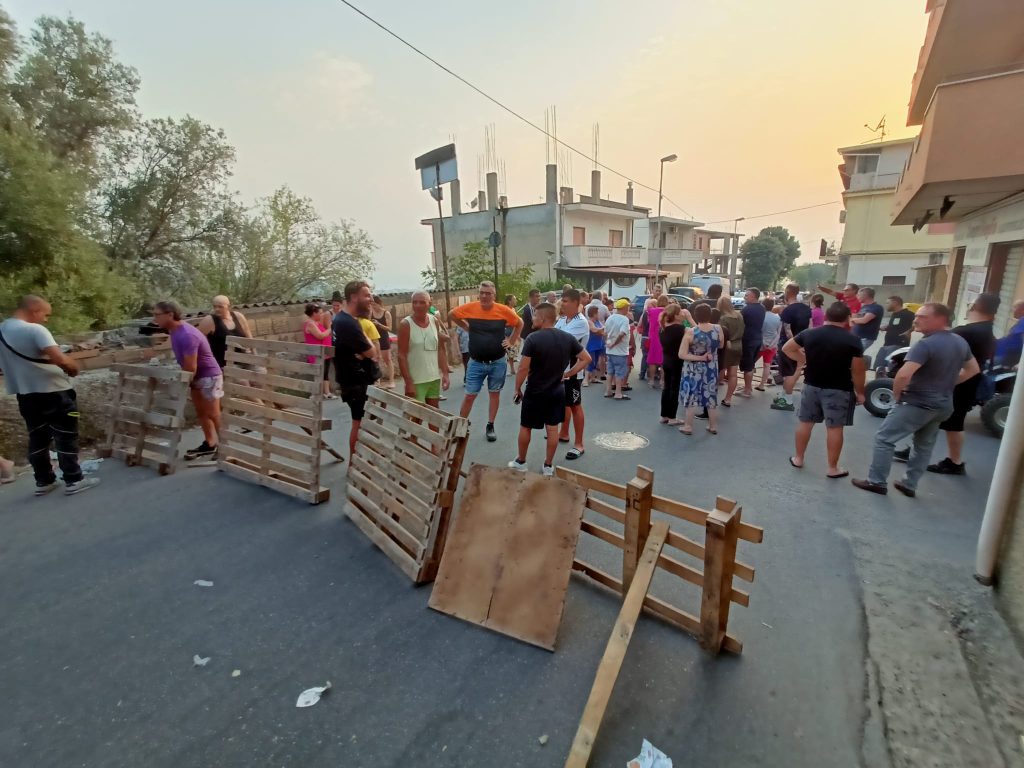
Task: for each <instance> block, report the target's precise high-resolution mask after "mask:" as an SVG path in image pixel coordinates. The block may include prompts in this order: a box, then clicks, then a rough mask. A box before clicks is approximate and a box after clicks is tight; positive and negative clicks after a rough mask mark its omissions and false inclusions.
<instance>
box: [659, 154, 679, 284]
mask: <svg viewBox="0 0 1024 768" xmlns="http://www.w3.org/2000/svg"><path fill="white" fill-rule="evenodd" d="M678 159H679V156H678V155H666V156H665V157H663V158H661V165H660V170H659V173H658V218H657V219H656V220H655V222H654V224H655V228H654V247H655V248H657V249H658V259H657V261H656V262H655V268H654V282H655V283H657V282H658V280H659V278H660V277H661V250H662V249H661V189H662V186H663V184H664V181H665V163H674V162H675V161H676V160H678Z"/></svg>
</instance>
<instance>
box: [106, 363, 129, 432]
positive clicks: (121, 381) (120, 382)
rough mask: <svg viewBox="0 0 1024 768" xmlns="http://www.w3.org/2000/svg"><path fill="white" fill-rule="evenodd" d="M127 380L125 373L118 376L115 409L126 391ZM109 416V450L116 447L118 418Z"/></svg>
mask: <svg viewBox="0 0 1024 768" xmlns="http://www.w3.org/2000/svg"><path fill="white" fill-rule="evenodd" d="M126 378H127V376H126V374H124V373H118V375H117V387H116V388H115V389H114V399H113V400H112V401H111V402H113V403H114V405H115V407H116V405H117V403H119V402H121V392H122V391H123V390H124V384H125V379H126ZM109 416H110V423H109V424H108V425H107V440H106V443H105V444H106V447H107V449H110V448H111V447H112V446H113V445H114V425H115V424H117V417H116V416H115V415H114V414H113V413H111V414H109Z"/></svg>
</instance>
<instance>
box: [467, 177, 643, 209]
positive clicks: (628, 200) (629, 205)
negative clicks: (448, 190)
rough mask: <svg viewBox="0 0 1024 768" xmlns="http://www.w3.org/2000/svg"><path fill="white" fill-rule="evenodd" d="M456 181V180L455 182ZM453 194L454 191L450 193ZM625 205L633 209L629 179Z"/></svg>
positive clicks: (631, 186)
mask: <svg viewBox="0 0 1024 768" xmlns="http://www.w3.org/2000/svg"><path fill="white" fill-rule="evenodd" d="M456 183H458V182H456ZM452 194H453V195H454V192H453V193H452ZM626 207H628V208H629V209H630V210H632V209H633V182H632V181H630V182H628V183H627V184H626Z"/></svg>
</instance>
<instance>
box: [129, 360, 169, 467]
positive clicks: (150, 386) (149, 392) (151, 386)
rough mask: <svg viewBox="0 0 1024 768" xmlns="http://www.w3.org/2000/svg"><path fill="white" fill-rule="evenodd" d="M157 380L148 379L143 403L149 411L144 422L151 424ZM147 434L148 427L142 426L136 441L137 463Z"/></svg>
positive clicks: (140, 457)
mask: <svg viewBox="0 0 1024 768" xmlns="http://www.w3.org/2000/svg"><path fill="white" fill-rule="evenodd" d="M156 381H157V380H156V379H155V378H152V377H150V378H148V379H146V399H145V404H144V405H143V410H145V411H147V413H146V421H144V422H142V423H143V424H149V423H150V420H151V419H152V418H153V417H154V416H155V414H153V413H152V412H151V411H152V405H153V391H154V390H155V389H156ZM172 418H173V417H172ZM145 435H146V428H145V427H142V428H141V430H140V434H139V436H138V438H136V443H135V463H136V464H137V463H139V461H140V460H141V459H142V449H143V448H144V447H145V445H144V443H145Z"/></svg>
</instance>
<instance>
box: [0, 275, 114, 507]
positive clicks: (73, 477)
mask: <svg viewBox="0 0 1024 768" xmlns="http://www.w3.org/2000/svg"><path fill="white" fill-rule="evenodd" d="M52 311H53V310H52V308H51V307H50V303H49V302H48V301H46V300H45V299H43V298H40V297H39V296H32V295H29V296H25V297H23V298H22V299H21V301H19V302H18V308H17V309H16V310H14V317H11V318H8V319H7V320H4V322H3V323H0V369H3V372H4V380H5V381H6V382H7V392H8V394H11V395H17V397H18V410H19V411H20V412H21V417H22V418H23V419H24V420H25V428H26V429H27V430H28V460H29V463H30V464H31V465H32V472H33V474H34V475H35V479H36V496H45V495H46V494H48V493H49V492H50V491H52V490H54V489H56V488H57V486H58V485H59V484H58V482H57V475H56V474H55V473H54V471H53V464H52V462H51V461H50V445H51V444H53V446H54V447H55V448H56V449H57V463H58V464H59V465H60V471H61V473H62V474H63V475H64V493H65V494H67V495H68V496H70V495H72V494H75V493H81V492H82V491H87V490H89V489H90V488H94V487H95V486H97V485H99V482H100V481H99V478H96V477H89V478H85V477H83V476H82V468H81V467H80V466H79V464H78V400H77V398H76V395H75V390H74V389H72V387H71V378H70V377H72V376H77V375H78V364H77V363H76V362H75V361H74V360H72V359H71V358H69V357H68V356H67V355H65V354H64V353H63V352H61V351H60V347H58V346H57V342H56V341H54V339H53V336H52V335H51V334H50V332H49V331H48V330H47V328H46V326H45V325H44V323H45V322H46V321H47V320H48V319H49V318H50V313H51V312H52Z"/></svg>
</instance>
